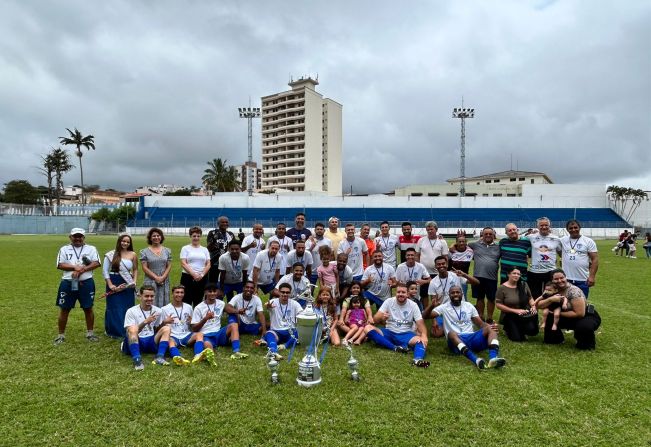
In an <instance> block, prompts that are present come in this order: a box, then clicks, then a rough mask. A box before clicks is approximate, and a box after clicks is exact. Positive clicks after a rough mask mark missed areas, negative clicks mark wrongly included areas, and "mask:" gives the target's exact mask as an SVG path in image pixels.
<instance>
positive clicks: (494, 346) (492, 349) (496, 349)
mask: <svg viewBox="0 0 651 447" xmlns="http://www.w3.org/2000/svg"><path fill="white" fill-rule="evenodd" d="M496 342H497V340H494V341H493V343H491V345H490V346H489V347H488V358H489V359H494V358H495V357H497V355H498V354H499V353H500V345H499V344H498V343H496Z"/></svg>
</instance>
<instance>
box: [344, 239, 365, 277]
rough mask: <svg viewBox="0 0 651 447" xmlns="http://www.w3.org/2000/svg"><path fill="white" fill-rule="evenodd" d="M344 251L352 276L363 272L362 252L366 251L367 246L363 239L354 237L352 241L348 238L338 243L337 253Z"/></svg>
mask: <svg viewBox="0 0 651 447" xmlns="http://www.w3.org/2000/svg"><path fill="white" fill-rule="evenodd" d="M339 253H346V254H347V255H348V266H349V267H350V269H351V270H352V271H353V276H360V275H363V274H364V253H368V246H367V245H366V242H364V239H362V238H361V237H355V239H353V240H352V241H349V240H348V238H346V239H344V240H343V241H341V242H340V243H339V248H338V249H337V254H339Z"/></svg>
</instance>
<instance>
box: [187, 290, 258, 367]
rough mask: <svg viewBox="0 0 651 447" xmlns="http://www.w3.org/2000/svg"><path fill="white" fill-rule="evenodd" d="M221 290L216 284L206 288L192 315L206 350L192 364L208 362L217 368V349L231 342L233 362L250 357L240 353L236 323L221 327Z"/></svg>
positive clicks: (194, 329) (193, 323) (222, 310)
mask: <svg viewBox="0 0 651 447" xmlns="http://www.w3.org/2000/svg"><path fill="white" fill-rule="evenodd" d="M219 294H220V290H219V289H218V288H217V286H215V285H214V284H208V285H207V286H206V287H205V288H204V300H203V302H201V303H199V304H197V307H195V308H194V313H193V314H192V321H191V324H192V330H193V331H194V332H201V333H202V334H203V344H204V346H205V349H204V350H203V351H202V352H201V354H199V355H198V356H195V358H194V359H193V360H192V363H199V362H200V361H202V360H206V361H207V362H208V363H209V364H210V365H212V366H217V362H215V348H217V347H218V346H226V345H228V342H229V340H230V343H231V346H232V348H233V354H231V359H232V360H237V359H245V358H247V357H248V356H249V355H248V354H244V353H243V352H240V333H239V331H238V329H237V324H236V323H231V324H228V325H227V326H226V327H221V324H222V323H221V318H222V314H223V313H224V301H222V300H221V299H220V300H217V296H218V295H219Z"/></svg>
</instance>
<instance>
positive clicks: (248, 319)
mask: <svg viewBox="0 0 651 447" xmlns="http://www.w3.org/2000/svg"><path fill="white" fill-rule="evenodd" d="M228 304H230V305H231V306H233V307H234V308H235V309H237V310H240V309H245V311H244V313H243V314H239V317H240V320H242V323H244V324H253V323H255V322H256V321H257V320H256V317H257V315H258V312H262V300H261V299H260V297H258V295H253V296H252V297H251V299H250V300H245V299H244V295H242V294H241V293H239V294H237V295H235V296H234V297H233V298H231V300H230V301H229V302H228Z"/></svg>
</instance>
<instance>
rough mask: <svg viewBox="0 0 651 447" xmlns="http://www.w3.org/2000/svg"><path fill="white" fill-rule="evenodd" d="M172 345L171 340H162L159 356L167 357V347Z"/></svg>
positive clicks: (159, 345) (159, 344)
mask: <svg viewBox="0 0 651 447" xmlns="http://www.w3.org/2000/svg"><path fill="white" fill-rule="evenodd" d="M169 345H170V342H168V341H162V342H160V343H158V354H157V357H165V353H166V352H167V347H168V346H169Z"/></svg>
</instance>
